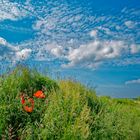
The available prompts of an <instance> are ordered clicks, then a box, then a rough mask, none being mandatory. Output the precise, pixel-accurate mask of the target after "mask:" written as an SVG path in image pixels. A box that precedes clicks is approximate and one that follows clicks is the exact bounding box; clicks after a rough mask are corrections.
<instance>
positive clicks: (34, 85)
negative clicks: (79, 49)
mask: <svg viewBox="0 0 140 140" xmlns="http://www.w3.org/2000/svg"><path fill="white" fill-rule="evenodd" d="M37 90H43V92H44V93H45V95H46V98H45V99H36V98H34V102H35V107H34V110H33V112H32V113H27V112H25V111H24V110H23V107H22V104H21V101H20V94H21V93H25V94H26V95H27V96H28V97H30V98H32V97H33V94H34V92H36V91H37ZM0 139H3V140H5V139H9V140H15V139H21V140H33V139H39V140H57V139H58V140H139V139H140V102H139V99H137V100H130V99H112V98H109V97H98V96H96V92H95V91H94V90H91V89H89V88H87V87H85V86H83V85H81V84H80V83H78V82H74V81H71V80H60V81H54V80H52V79H50V78H49V77H47V76H43V75H41V74H39V73H38V72H36V71H31V70H29V69H27V68H24V67H18V68H16V69H15V70H13V71H12V72H11V73H9V74H6V75H3V76H1V78H0Z"/></svg>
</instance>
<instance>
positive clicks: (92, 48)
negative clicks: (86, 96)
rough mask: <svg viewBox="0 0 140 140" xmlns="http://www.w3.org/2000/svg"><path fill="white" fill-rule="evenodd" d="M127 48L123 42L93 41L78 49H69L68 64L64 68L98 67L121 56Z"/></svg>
mask: <svg viewBox="0 0 140 140" xmlns="http://www.w3.org/2000/svg"><path fill="white" fill-rule="evenodd" d="M127 48H128V46H127V45H126V44H125V43H124V42H123V41H101V40H94V41H92V42H91V43H89V44H85V45H81V46H80V47H79V48H76V49H71V50H70V51H69V54H68V56H67V59H68V61H69V63H68V65H66V66H68V67H72V66H76V65H84V66H89V67H91V66H98V65H99V64H100V63H102V62H103V61H104V60H108V59H113V58H116V57H119V56H121V55H122V54H123V52H124V51H126V50H127Z"/></svg>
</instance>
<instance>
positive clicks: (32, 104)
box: [23, 98, 34, 113]
mask: <svg viewBox="0 0 140 140" xmlns="http://www.w3.org/2000/svg"><path fill="white" fill-rule="evenodd" d="M28 102H29V103H30V104H31V106H27V105H25V106H23V109H24V110H25V111H26V112H28V113H31V112H32V111H33V109H34V100H33V99H32V98H29V99H28Z"/></svg>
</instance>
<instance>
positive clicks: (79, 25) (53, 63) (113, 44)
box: [0, 0, 140, 98]
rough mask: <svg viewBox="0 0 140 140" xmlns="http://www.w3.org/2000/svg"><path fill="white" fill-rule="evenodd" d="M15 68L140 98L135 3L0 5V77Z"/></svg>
mask: <svg viewBox="0 0 140 140" xmlns="http://www.w3.org/2000/svg"><path fill="white" fill-rule="evenodd" d="M18 63H21V64H25V65H29V66H30V67H35V68H37V69H38V70H39V71H41V72H45V71H46V69H48V70H49V72H50V73H51V75H53V76H54V75H55V76H57V75H59V76H61V77H63V78H72V79H75V80H78V81H81V82H82V83H83V84H86V85H88V86H90V87H93V88H95V89H96V91H97V94H98V95H109V96H112V97H121V98H123V97H129V98H130V97H137V96H140V1H138V0H117V1H114V0H98V1H95V0H73V1H71V0H41V1H40V0H0V66H1V72H2V71H4V70H5V69H6V68H7V67H13V66H15V65H16V64H18Z"/></svg>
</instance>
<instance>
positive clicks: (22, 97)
mask: <svg viewBox="0 0 140 140" xmlns="http://www.w3.org/2000/svg"><path fill="white" fill-rule="evenodd" d="M20 98H21V104H25V99H24V96H23V95H21V96H20Z"/></svg>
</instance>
